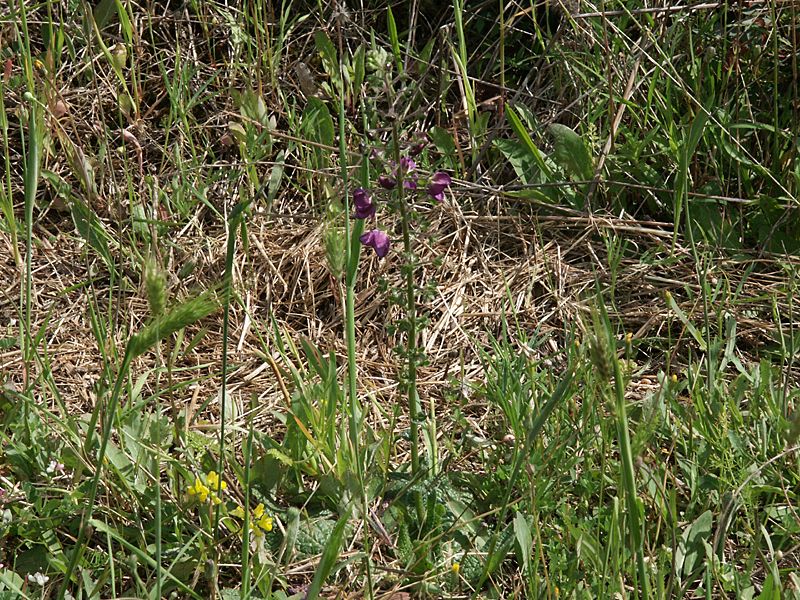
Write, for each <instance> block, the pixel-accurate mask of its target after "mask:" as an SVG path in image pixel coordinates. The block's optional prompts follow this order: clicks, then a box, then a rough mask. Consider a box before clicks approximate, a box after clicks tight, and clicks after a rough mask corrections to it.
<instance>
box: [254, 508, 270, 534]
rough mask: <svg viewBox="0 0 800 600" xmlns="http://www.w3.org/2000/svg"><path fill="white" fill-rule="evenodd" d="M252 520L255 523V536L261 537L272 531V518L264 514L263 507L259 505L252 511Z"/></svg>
mask: <svg viewBox="0 0 800 600" xmlns="http://www.w3.org/2000/svg"><path fill="white" fill-rule="evenodd" d="M253 520H254V521H255V523H256V528H255V532H256V535H263V534H264V532H267V533H269V532H270V531H272V517H270V516H268V515H266V514H264V505H263V504H261V503H259V505H258V506H256V508H255V510H254V511H253Z"/></svg>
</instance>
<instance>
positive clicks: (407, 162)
mask: <svg viewBox="0 0 800 600" xmlns="http://www.w3.org/2000/svg"><path fill="white" fill-rule="evenodd" d="M416 168H417V163H415V162H414V161H413V160H411V159H410V158H408V157H407V156H403V157H402V158H400V169H401V170H402V171H403V173H411V171H413V170H414V169H416Z"/></svg>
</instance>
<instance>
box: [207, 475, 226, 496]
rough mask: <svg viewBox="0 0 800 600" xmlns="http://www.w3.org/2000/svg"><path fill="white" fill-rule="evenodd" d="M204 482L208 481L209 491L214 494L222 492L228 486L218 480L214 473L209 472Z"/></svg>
mask: <svg viewBox="0 0 800 600" xmlns="http://www.w3.org/2000/svg"><path fill="white" fill-rule="evenodd" d="M206 481H208V485H209V486H211V489H212V490H214V491H215V492H219V491H220V490H224V489H225V488H227V487H228V484H227V483H226V482H225V481H222V480H220V478H219V475H217V472H216V471H209V473H208V475H207V476H206Z"/></svg>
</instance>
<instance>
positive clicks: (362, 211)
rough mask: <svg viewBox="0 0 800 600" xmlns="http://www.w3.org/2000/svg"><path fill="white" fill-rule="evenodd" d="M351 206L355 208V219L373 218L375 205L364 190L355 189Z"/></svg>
mask: <svg viewBox="0 0 800 600" xmlns="http://www.w3.org/2000/svg"><path fill="white" fill-rule="evenodd" d="M353 204H355V207H356V219H369V218H370V217H374V216H375V205H374V204H373V203H372V197H371V196H370V195H369V192H368V191H367V190H365V189H364V188H357V189H356V190H355V191H354V192H353Z"/></svg>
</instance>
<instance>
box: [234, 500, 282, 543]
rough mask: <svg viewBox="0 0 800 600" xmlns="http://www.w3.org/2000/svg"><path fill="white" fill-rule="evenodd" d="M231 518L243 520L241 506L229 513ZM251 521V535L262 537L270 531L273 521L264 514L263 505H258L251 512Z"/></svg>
mask: <svg viewBox="0 0 800 600" xmlns="http://www.w3.org/2000/svg"><path fill="white" fill-rule="evenodd" d="M230 514H231V516H233V517H237V518H239V519H244V508H242V507H241V506H237V507H236V508H235V509H233V510H232V511H231V513H230ZM250 514H251V517H252V520H253V524H254V526H253V534H254V535H257V536H262V535H264V533H269V532H270V531H272V524H273V520H272V517H270V516H269V515H267V514H266V512H265V510H264V505H263V504H262V503H259V505H258V506H256V507H255V508H254V509H253V512H251V513H250Z"/></svg>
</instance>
